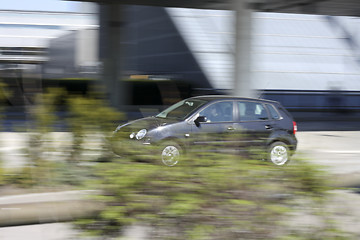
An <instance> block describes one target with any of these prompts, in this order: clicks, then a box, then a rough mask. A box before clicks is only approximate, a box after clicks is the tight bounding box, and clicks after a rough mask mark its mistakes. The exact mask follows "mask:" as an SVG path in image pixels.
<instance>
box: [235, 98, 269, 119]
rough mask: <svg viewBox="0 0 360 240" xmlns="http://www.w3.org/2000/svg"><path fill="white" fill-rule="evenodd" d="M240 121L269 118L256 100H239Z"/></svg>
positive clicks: (262, 106)
mask: <svg viewBox="0 0 360 240" xmlns="http://www.w3.org/2000/svg"><path fill="white" fill-rule="evenodd" d="M238 106H239V113H240V121H258V120H267V119H269V117H268V113H267V111H266V109H265V107H264V105H263V104H261V103H257V102H247V101H239V102H238Z"/></svg>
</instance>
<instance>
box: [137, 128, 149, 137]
mask: <svg viewBox="0 0 360 240" xmlns="http://www.w3.org/2000/svg"><path fill="white" fill-rule="evenodd" d="M146 133H147V131H146V129H141V130H140V131H138V133H137V134H136V139H137V140H140V139H142V138H144V137H145V135H146Z"/></svg>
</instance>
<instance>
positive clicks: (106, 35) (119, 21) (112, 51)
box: [99, 4, 127, 109]
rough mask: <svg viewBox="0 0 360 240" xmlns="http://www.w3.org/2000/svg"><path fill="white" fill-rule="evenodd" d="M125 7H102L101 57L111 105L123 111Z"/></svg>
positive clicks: (106, 5) (116, 5)
mask: <svg viewBox="0 0 360 240" xmlns="http://www.w3.org/2000/svg"><path fill="white" fill-rule="evenodd" d="M124 21H125V18H124V6H123V5H121V4H101V5H100V31H99V32H100V38H99V44H100V46H99V55H100V56H99V57H100V61H101V62H102V65H103V66H102V67H103V70H102V76H101V78H102V81H103V82H104V83H105V92H106V94H107V96H108V99H109V101H110V104H111V105H112V106H113V107H115V108H117V109H123V106H124V104H126V99H127V98H126V89H124V87H125V86H124V83H123V81H122V80H123V78H124V75H123V72H124V64H123V57H122V56H123V54H124V51H123V44H122V43H123V41H122V39H123V38H124V31H123V29H124V24H125V23H124Z"/></svg>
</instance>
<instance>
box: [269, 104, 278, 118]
mask: <svg viewBox="0 0 360 240" xmlns="http://www.w3.org/2000/svg"><path fill="white" fill-rule="evenodd" d="M266 106H267V108H268V109H269V112H270V115H271V117H272V118H273V119H276V120H279V119H280V118H281V117H280V114H279V113H278V111H276V109H275V108H274V106H273V105H271V104H266Z"/></svg>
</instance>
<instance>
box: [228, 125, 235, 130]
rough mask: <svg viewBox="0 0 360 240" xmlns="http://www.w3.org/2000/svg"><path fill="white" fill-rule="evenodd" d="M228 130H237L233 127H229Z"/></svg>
mask: <svg viewBox="0 0 360 240" xmlns="http://www.w3.org/2000/svg"><path fill="white" fill-rule="evenodd" d="M227 130H229V131H234V130H235V128H234V127H233V126H229V127H228V128H227Z"/></svg>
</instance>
